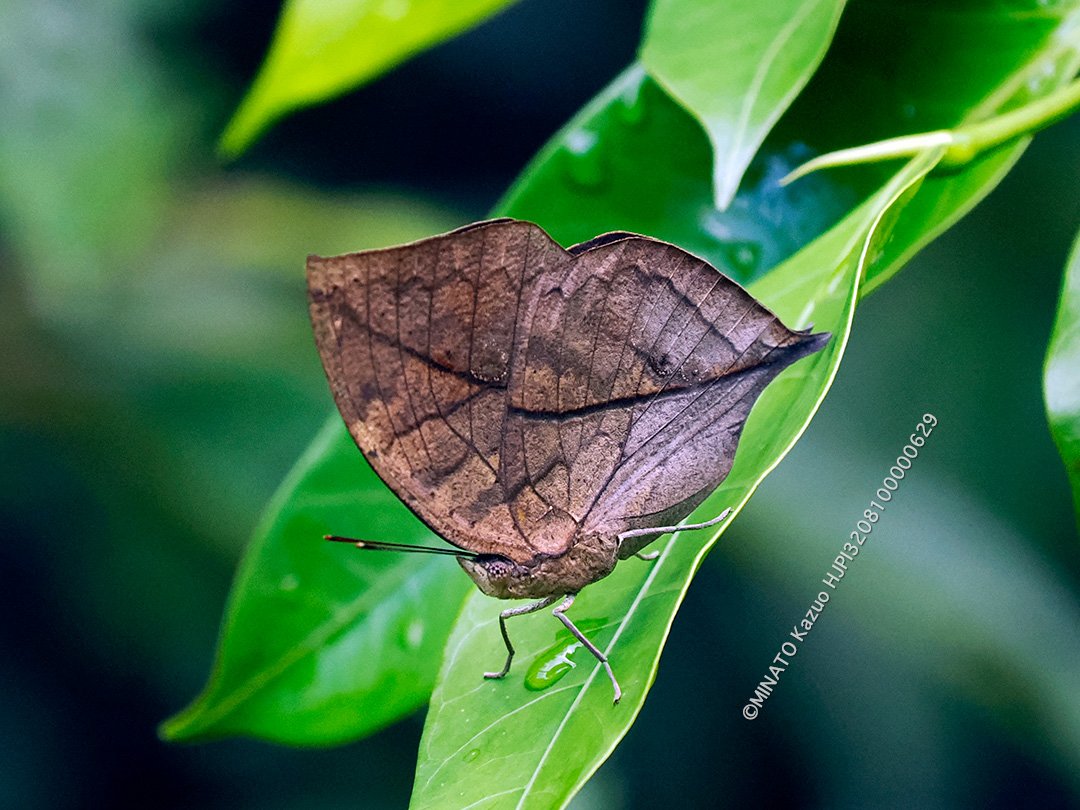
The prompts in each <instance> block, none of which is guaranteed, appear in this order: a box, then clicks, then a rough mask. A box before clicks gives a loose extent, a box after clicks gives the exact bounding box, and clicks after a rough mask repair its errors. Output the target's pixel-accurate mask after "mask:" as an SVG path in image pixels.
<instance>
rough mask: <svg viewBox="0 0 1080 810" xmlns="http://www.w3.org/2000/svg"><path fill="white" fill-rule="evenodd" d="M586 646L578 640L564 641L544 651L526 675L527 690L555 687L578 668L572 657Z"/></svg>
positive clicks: (535, 690) (537, 690)
mask: <svg viewBox="0 0 1080 810" xmlns="http://www.w3.org/2000/svg"><path fill="white" fill-rule="evenodd" d="M583 646H584V645H583V644H582V643H581V642H580V641H577V640H576V639H570V638H567V639H563V640H561V641H559V642H558V643H557V644H555V645H554V646H552V647H549V648H548V649H546V650H544V652H542V653H540V655H538V656H537V657H536V660H535V661H533V664H532V666H531V667H529V671H528V672H527V673H525V688H526V689H531V690H533V691H534V692H539V691H540V690H541V689H547V688H549V687H551V686H554V685H555V684H556V683H557V682H558V681H559V679H561V678H562V677H563V676H564V675H566V673H567V672H569V671H570V670H572V669H573V668H574V667H576V666H577V664H575V663H574V662H573V660H571V656H572V655H573V654H574V653H576V652H577V651H578V650H580V649H581V648H582V647H583Z"/></svg>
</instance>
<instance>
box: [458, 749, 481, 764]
mask: <svg viewBox="0 0 1080 810" xmlns="http://www.w3.org/2000/svg"><path fill="white" fill-rule="evenodd" d="M478 756H480V749H479V748H474V749H473V750H472V751H470V752H469V753H467V754H466V755H465V756H463V757H462V758H461V761H462V762H472V761H473V760H474V759H476V758H477V757H478Z"/></svg>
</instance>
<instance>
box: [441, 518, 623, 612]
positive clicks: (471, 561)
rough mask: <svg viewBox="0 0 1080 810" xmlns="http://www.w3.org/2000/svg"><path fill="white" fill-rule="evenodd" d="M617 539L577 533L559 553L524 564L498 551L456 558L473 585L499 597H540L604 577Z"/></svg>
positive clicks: (614, 559) (615, 557) (614, 554)
mask: <svg viewBox="0 0 1080 810" xmlns="http://www.w3.org/2000/svg"><path fill="white" fill-rule="evenodd" d="M617 550H618V544H617V541H616V538H614V537H609V536H607V535H601V534H597V533H593V532H585V533H580V534H578V535H576V536H575V537H574V539H573V540H572V541H571V542H570V544H569V547H568V548H567V550H566V551H565V552H563V553H562V554H537V555H535V556H534V557H533V558H532V559H531V560H528V561H527V562H524V563H518V562H515V561H513V560H511V559H509V558H507V557H503V556H500V555H497V554H477V555H475V556H472V557H459V558H458V562H459V563H461V567H462V568H464V569H465V573H467V574H468V575H469V576H470V577H472V580H473V582H475V583H476V586H477V587H478V588H479V589H480V590H481V591H483V592H484V593H486V594H487V595H488V596H494V597H497V598H499V599H539V598H542V597H545V596H551V595H562V594H568V593H577V592H579V591H580V590H581V589H582V588H584V587H585V586H586V585H589V584H591V583H593V582H596V581H597V580H598V579H603V578H604V577H606V576H607V575H608V574H610V573H611V571H612V570H613V569H614V568H615V563H616V562H617V561H618V554H617Z"/></svg>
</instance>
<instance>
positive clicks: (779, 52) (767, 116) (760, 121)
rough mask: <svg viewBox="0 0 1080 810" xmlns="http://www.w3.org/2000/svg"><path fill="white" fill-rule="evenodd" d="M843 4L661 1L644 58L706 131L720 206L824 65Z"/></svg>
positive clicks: (828, 0)
mask: <svg viewBox="0 0 1080 810" xmlns="http://www.w3.org/2000/svg"><path fill="white" fill-rule="evenodd" d="M843 8H844V0H777V1H776V2H771V3H761V2H757V0H734V2H725V3H716V2H711V1H710V0H654V3H653V6H652V9H651V11H650V13H649V18H648V24H647V27H646V30H645V37H644V40H643V42H642V48H641V61H642V63H643V64H644V65H645V69H646V70H648V72H649V75H650V76H652V78H654V79H656V81H658V82H659V83H660V84H661V85H662V86H663V87H664V89H665V90H667V91H668V92H669V93H670V94H671V95H672V96H673V97H674V98H675V99H677V100H678V101H679V102H680V103H681V104H683V106H685V107H686V109H687V110H689V111H690V112H691V113H692V114H693V115H694V117H695V118H697V120H698V121H700V122H701V125H702V126H703V127H704V128H705V131H706V132H707V133H708V136H709V141H710V143H711V144H712V151H713V171H712V181H713V200H714V201H715V205H716V207H717V208H719V209H724V208H727V206H728V204H729V203H730V202H731V200H732V198H734V196H735V190H736V188H738V185H739V181H740V179H741V178H742V176H743V172H744V171H746V167H747V166H749V165H750V161H751V159H752V158H753V157H754V154H755V153H756V152H757V150H758V147H759V146H761V142H762V141H763V140H765V136H766V134H768V132H769V130H770V129H771V128H772V126H773V124H775V123H776V121H777V120H778V119H779V118H780V116H781V115H782V114H783V112H784V110H786V109H787V108H788V105H789V104H791V102H792V100H793V99H794V98H795V96H796V95H797V94H798V92H799V91H800V90H802V88H803V86H804V85H805V84H806V82H807V81H808V80H809V78H810V76H811V75H813V73H814V70H816V69H817V66H818V63H820V62H821V59H822V57H823V56H824V55H825V50H826V49H827V48H828V46H829V42H830V41H831V40H832V35H833V31H834V30H835V29H836V24H837V22H838V21H839V19H840V12H841V11H842V10H843Z"/></svg>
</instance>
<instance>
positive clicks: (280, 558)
mask: <svg viewBox="0 0 1080 810" xmlns="http://www.w3.org/2000/svg"><path fill="white" fill-rule="evenodd" d="M327 533H337V534H355V535H356V536H358V537H367V538H378V537H388V536H389V537H393V538H395V540H401V541H404V542H418V543H429V544H430V543H431V542H432V541H433V539H434V538H433V537H432V535H431V532H430V531H428V529H427V528H426V527H424V526H423V525H422V524H421V523H420V521H418V520H417V519H416V518H415V517H413V516H412V514H411V513H410V512H409V511H408V509H406V508H405V506H404V505H403V504H402V503H401V502H400V501H399V500H398V499H397V497H396V496H394V495H393V493H391V492H390V491H389V490H388V489H387V488H386V487H385V486H383V484H382V482H380V481H379V479H378V478H377V477H376V476H375V473H374V472H372V471H371V468H370V467H368V465H367V462H365V461H364V459H363V456H361V455H360V453H359V452H358V451H357V450H356V446H355V445H354V444H353V443H352V439H351V438H350V437H349V435H348V434H347V433H346V432H345V431H344V429H343V428H342V427H341V419H340V418H339V417H338V416H337V415H336V414H335V415H334V417H333V418H332V419H331V420H330V421H329V422H328V423H327V425H326V427H325V428H324V429H323V430H322V432H321V433H320V434H319V436H318V437H317V438H316V439H315V441H314V442H313V443H312V445H311V447H309V448H308V450H307V452H306V453H305V455H304V457H303V458H302V459H301V460H300V461H299V462H298V463H297V465H296V467H295V468H294V469H293V471H292V472H291V473H290V475H289V477H288V478H287V479H286V480H285V482H284V483H283V484H282V486H281V489H280V491H279V492H278V494H277V495H276V496H275V497H274V500H273V502H272V503H271V505H270V507H269V509H268V510H267V514H266V517H265V518H264V520H263V523H262V525H261V526H260V527H259V529H258V530H257V531H256V533H255V540H254V541H253V542H252V546H251V548H250V549H249V550H248V554H247V556H246V557H245V559H244V564H243V567H242V568H241V570H240V573H239V574H238V576H237V579H236V583H235V585H234V586H233V595H232V599H231V600H230V604H229V610H228V613H227V615H226V618H225V625H224V627H223V629H222V639H223V643H222V644H221V648H220V650H219V653H218V660H217V662H216V665H215V669H214V673H213V675H212V676H211V679H210V683H209V685H208V686H207V687H206V690H205V691H204V692H203V694H202V695H200V696H199V698H198V699H197V700H196V701H195V702H194V703H193V704H192V705H191V706H190V707H188V708H187V709H186V710H184V711H183V712H181V713H180V714H179V715H177V716H176V717H174V718H172V719H171V720H169V721H167V722H166V723H165V724H164V725H163V726H162V735H163V736H164V737H166V738H167V739H173V740H192V739H204V738H208V737H221V736H226V735H230V734H249V735H254V736H258V737H263V738H265V739H270V740H278V741H282V742H289V743H293V744H308V745H327V744H331V743H335V742H344V741H346V740H350V739H354V738H356V737H359V736H363V735H365V734H370V733H371V732H373V731H375V730H377V729H379V728H381V727H382V726H385V725H387V724H388V723H391V722H393V721H394V720H397V719H399V718H400V717H402V716H403V715H405V714H408V713H409V712H412V711H415V710H416V709H417V708H419V707H420V706H422V705H423V703H424V701H425V700H427V697H428V695H429V694H430V692H431V687H432V683H433V682H434V678H435V673H436V671H437V669H438V661H439V654H440V651H441V650H442V648H443V645H444V642H445V640H446V635H447V633H448V632H449V629H450V626H451V625H452V623H453V620H454V617H455V616H456V615H457V612H458V609H459V608H460V606H461V602H462V599H463V598H464V596H465V593H466V591H467V589H468V587H469V583H468V580H467V579H466V578H465V577H464V576H461V575H460V573H459V572H458V571H457V569H456V566H454V565H453V563H452V562H450V561H449V560H446V559H442V558H431V557H423V556H420V555H409V554H400V555H396V554H357V553H356V552H355V549H352V548H350V547H348V546H344V545H341V544H338V543H334V544H331V543H325V542H323V541H322V540H321V539H320V538H321V537H322V536H323V535H324V534H327Z"/></svg>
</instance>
